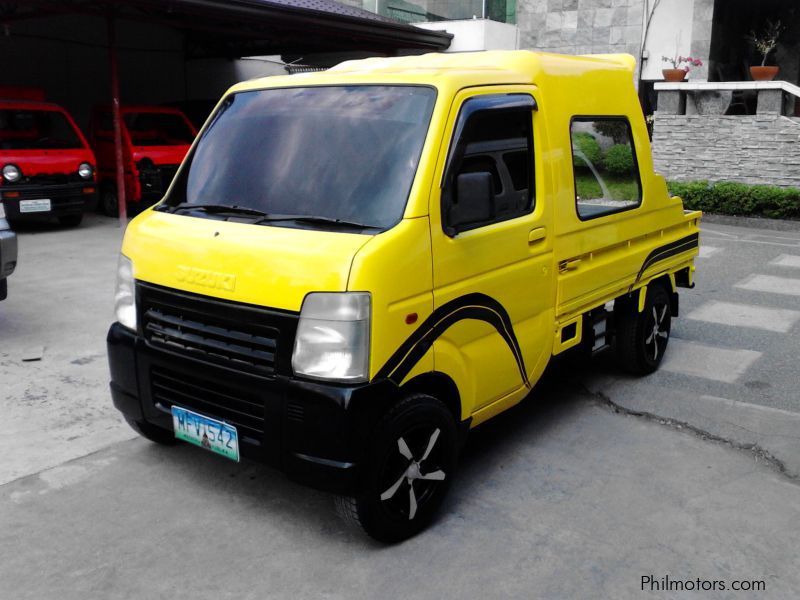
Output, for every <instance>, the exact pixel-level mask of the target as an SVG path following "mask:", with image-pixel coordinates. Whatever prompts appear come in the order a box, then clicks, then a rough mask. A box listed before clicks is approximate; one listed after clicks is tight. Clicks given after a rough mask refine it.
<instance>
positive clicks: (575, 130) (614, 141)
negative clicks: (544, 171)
mask: <svg viewBox="0 0 800 600" xmlns="http://www.w3.org/2000/svg"><path fill="white" fill-rule="evenodd" d="M570 137H571V139H572V166H573V172H574V176H575V201H576V206H577V211H578V217H579V218H580V219H581V220H586V219H593V218H596V217H602V216H603V215H608V214H611V213H615V212H619V211H622V210H629V209H632V208H636V207H637V206H639V205H640V204H641V203H642V186H641V180H640V178H639V167H638V164H637V162H636V150H635V148H634V144H633V136H632V135H631V127H630V124H629V123H628V120H627V119H625V118H624V117H594V118H592V117H577V118H574V119H573V120H572V123H571V124H570Z"/></svg>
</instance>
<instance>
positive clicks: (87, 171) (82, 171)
mask: <svg viewBox="0 0 800 600" xmlns="http://www.w3.org/2000/svg"><path fill="white" fill-rule="evenodd" d="M92 173H94V169H92V165H90V164H89V163H81V164H80V165H78V175H80V176H81V177H83V178H84V179H89V178H90V177H91V176H92Z"/></svg>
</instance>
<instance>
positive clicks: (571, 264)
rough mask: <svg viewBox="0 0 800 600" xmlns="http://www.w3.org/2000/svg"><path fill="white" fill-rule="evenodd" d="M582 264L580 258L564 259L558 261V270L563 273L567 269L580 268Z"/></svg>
mask: <svg viewBox="0 0 800 600" xmlns="http://www.w3.org/2000/svg"><path fill="white" fill-rule="evenodd" d="M580 264H581V259H580V258H571V259H569V260H562V261H561V262H560V263H558V270H559V272H561V273H566V272H567V271H574V270H575V269H577V268H578V266H579V265H580Z"/></svg>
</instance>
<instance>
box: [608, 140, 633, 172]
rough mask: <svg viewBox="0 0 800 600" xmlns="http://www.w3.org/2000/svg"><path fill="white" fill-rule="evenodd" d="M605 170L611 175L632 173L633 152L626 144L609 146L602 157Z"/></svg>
mask: <svg viewBox="0 0 800 600" xmlns="http://www.w3.org/2000/svg"><path fill="white" fill-rule="evenodd" d="M603 165H604V166H605V168H606V171H608V172H609V173H611V174H612V175H629V174H631V173H633V152H632V151H631V147H630V146H628V144H617V145H615V146H611V148H609V149H608V152H606V156H605V158H604V159H603Z"/></svg>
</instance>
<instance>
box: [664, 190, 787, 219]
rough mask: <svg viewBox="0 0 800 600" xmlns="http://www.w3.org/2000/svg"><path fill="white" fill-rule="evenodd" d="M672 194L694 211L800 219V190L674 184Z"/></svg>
mask: <svg viewBox="0 0 800 600" xmlns="http://www.w3.org/2000/svg"><path fill="white" fill-rule="evenodd" d="M669 191H670V193H671V194H673V195H675V196H680V197H681V198H682V199H683V205H684V206H685V207H686V208H688V209H691V210H703V211H707V212H710V213H718V214H723V215H741V216H756V217H769V218H772V219H800V189H798V188H780V187H776V186H772V185H748V184H745V183H735V182H732V181H722V182H719V183H709V182H707V181H690V182H683V181H673V182H670V183H669Z"/></svg>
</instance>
